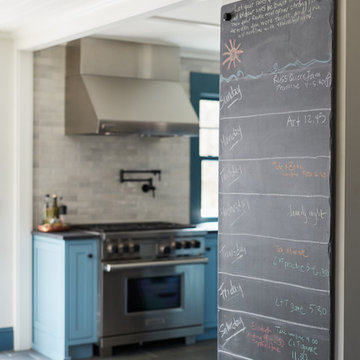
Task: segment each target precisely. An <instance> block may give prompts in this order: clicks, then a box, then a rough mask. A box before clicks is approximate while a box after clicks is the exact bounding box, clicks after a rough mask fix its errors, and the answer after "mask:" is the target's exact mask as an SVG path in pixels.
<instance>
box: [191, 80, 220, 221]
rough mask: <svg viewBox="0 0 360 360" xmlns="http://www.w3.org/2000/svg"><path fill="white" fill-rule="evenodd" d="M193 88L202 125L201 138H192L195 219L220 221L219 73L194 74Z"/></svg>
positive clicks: (193, 215)
mask: <svg viewBox="0 0 360 360" xmlns="http://www.w3.org/2000/svg"><path fill="white" fill-rule="evenodd" d="M190 87H191V102H192V104H193V107H194V109H195V111H196V113H197V115H198V116H199V125H200V131H199V137H197V138H192V139H191V192H190V196H191V201H190V206H191V208H190V215H191V222H192V223H199V222H204V221H217V217H218V156H219V76H218V75H214V74H204V73H191V74H190Z"/></svg>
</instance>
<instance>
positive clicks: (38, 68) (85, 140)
mask: <svg viewBox="0 0 360 360" xmlns="http://www.w3.org/2000/svg"><path fill="white" fill-rule="evenodd" d="M218 68H219V64H218V63H217V62H216V61H201V60H192V59H181V81H182V83H183V85H184V88H185V89H186V91H188V90H189V72H190V71H199V72H200V71H202V72H212V73H216V72H217V71H218ZM34 77H35V79H34V201H33V204H34V226H36V225H37V224H38V223H39V222H40V221H41V219H42V206H43V201H44V195H45V194H47V193H48V194H50V195H51V194H54V193H55V194H58V195H61V196H62V197H63V202H64V203H65V204H66V205H67V206H68V221H69V222H70V223H85V222H116V221H118V222H122V221H150V220H162V221H176V222H183V223H187V222H189V194H190V184H189V178H190V169H189V167H190V159H189V156H190V141H189V138H186V137H174V138H140V137H138V136H122V137H107V136H65V135H64V121H65V118H64V116H65V115H64V114H65V47H64V46H57V47H53V48H49V49H46V50H42V51H39V52H36V53H35V55H34ZM164 96H165V97H166V94H164ZM120 169H126V170H143V169H161V171H162V179H161V181H160V182H159V181H158V180H157V178H155V180H154V185H155V186H156V197H155V198H153V197H152V195H151V192H149V193H143V192H142V190H141V184H139V183H123V184H121V183H120V182H119V171H120Z"/></svg>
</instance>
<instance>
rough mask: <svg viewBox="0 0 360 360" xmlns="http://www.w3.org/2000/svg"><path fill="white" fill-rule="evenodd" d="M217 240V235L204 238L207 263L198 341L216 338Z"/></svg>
mask: <svg viewBox="0 0 360 360" xmlns="http://www.w3.org/2000/svg"><path fill="white" fill-rule="evenodd" d="M217 238H218V235H217V233H209V234H208V235H207V236H206V243H205V249H206V252H205V256H206V257H207V258H208V259H209V261H208V263H207V264H206V265H205V299H204V308H205V316H204V333H203V334H202V335H200V336H198V337H197V339H198V340H208V339H215V338H216V337H217V267H218V266H217V262H218V261H217V252H218V239H217Z"/></svg>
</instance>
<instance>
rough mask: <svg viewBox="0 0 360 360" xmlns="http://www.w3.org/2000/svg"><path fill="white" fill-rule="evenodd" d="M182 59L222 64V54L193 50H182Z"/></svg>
mask: <svg viewBox="0 0 360 360" xmlns="http://www.w3.org/2000/svg"><path fill="white" fill-rule="evenodd" d="M180 57H181V58H183V59H196V60H207V61H216V62H220V53H219V52H217V51H206V50H198V49H191V48H180Z"/></svg>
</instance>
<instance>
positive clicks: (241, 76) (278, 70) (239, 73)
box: [220, 54, 332, 83]
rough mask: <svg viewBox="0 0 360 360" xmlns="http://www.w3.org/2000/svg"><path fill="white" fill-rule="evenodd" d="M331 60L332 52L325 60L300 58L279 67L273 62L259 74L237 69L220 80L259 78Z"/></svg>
mask: <svg viewBox="0 0 360 360" xmlns="http://www.w3.org/2000/svg"><path fill="white" fill-rule="evenodd" d="M331 60H332V54H330V55H329V58H328V59H326V60H317V59H312V60H310V61H308V62H306V63H303V62H301V61H300V60H296V61H295V62H293V63H289V64H287V65H285V66H283V67H281V68H279V65H278V63H275V64H274V66H273V67H272V69H271V70H270V71H265V72H264V71H263V72H261V73H260V74H257V75H251V74H245V73H244V72H243V71H241V70H239V71H237V72H236V73H235V74H232V75H230V76H229V77H224V76H222V75H221V76H220V81H226V82H227V83H228V82H230V81H232V80H239V79H246V80H257V79H260V78H261V77H262V76H263V75H266V74H268V75H274V74H277V73H281V72H284V71H286V70H288V69H291V68H298V69H306V68H308V67H309V66H311V65H314V64H327V63H330V62H331Z"/></svg>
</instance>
